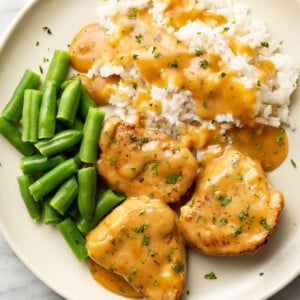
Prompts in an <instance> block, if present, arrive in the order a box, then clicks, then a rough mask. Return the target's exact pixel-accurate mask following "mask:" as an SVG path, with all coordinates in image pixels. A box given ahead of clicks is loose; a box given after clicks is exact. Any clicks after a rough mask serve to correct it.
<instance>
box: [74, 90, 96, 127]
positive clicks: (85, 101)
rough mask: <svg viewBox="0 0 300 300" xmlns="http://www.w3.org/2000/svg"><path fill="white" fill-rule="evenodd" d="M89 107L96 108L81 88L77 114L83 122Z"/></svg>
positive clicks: (85, 91)
mask: <svg viewBox="0 0 300 300" xmlns="http://www.w3.org/2000/svg"><path fill="white" fill-rule="evenodd" d="M90 107H97V105H96V103H95V102H94V101H93V99H92V98H91V97H90V95H89V93H88V92H87V90H86V89H85V87H84V86H82V88H81V94H80V102H79V108H78V113H79V116H80V118H81V119H82V120H83V121H85V119H86V117H87V115H88V112H89V108H90Z"/></svg>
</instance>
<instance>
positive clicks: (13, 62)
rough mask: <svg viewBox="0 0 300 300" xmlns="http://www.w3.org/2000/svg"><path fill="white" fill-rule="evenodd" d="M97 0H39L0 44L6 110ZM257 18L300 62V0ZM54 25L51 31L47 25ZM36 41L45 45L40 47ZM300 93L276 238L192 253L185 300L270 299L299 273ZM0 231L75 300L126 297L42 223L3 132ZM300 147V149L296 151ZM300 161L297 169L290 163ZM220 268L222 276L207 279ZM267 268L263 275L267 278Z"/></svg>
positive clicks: (275, 1)
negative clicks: (246, 250) (28, 205)
mask: <svg viewBox="0 0 300 300" xmlns="http://www.w3.org/2000/svg"><path fill="white" fill-rule="evenodd" d="M97 2H98V1H97V0H88V1H82V0H64V1H61V0H51V1H42V0H40V1H33V2H32V3H31V4H30V5H28V6H27V7H26V9H25V10H23V12H22V14H21V15H20V16H19V18H18V19H17V20H16V22H15V23H14V24H13V25H12V26H11V28H10V30H9V32H8V33H7V35H6V36H5V38H4V41H3V43H2V45H1V49H0V66H1V67H0V84H1V88H0V110H1V111H2V109H3V107H4V105H5V103H6V102H7V100H8V99H9V97H10V95H11V93H12V91H13V89H14V87H15V86H16V84H17V82H18V80H19V79H20V77H21V76H22V74H23V72H24V70H25V69H26V68H31V69H33V70H35V71H36V72H39V66H42V67H43V68H44V69H46V67H47V64H46V63H44V62H43V59H44V58H50V57H51V54H52V51H53V50H55V49H67V45H68V44H69V43H70V42H71V39H72V37H73V36H74V34H75V33H76V32H77V31H78V30H79V29H80V28H81V27H82V26H83V25H85V24H87V23H90V22H93V21H96V16H95V8H96V6H97ZM242 2H247V3H248V4H249V5H250V6H251V7H252V8H253V13H254V15H255V16H257V17H259V18H264V19H265V21H266V22H267V24H268V25H269V27H270V28H271V32H272V34H273V36H274V37H275V38H276V39H278V40H283V42H284V50H285V51H286V52H288V53H290V55H291V56H292V57H293V58H294V60H295V63H297V64H298V65H300V55H299V53H300V40H299V39H300V35H299V32H298V29H299V28H300V18H299V14H300V2H299V1H297V0H288V1H286V0H265V1H261V0H248V1H242ZM45 26H47V27H49V28H50V29H51V31H52V34H51V35H49V34H47V33H46V32H45V31H44V30H43V29H42V28H43V27H45ZM37 42H38V43H39V45H38V46H37ZM299 115H300V93H299V92H297V93H296V94H295V95H294V97H293V105H292V116H294V118H295V121H296V126H297V128H298V129H297V130H296V131H294V132H288V134H289V140H290V152H289V155H288V158H287V159H286V161H285V163H284V164H283V165H281V166H280V168H278V169H277V170H276V171H275V172H273V173H271V174H269V177H270V179H271V181H272V183H273V184H274V185H275V186H276V187H277V188H279V189H281V190H282V191H283V192H284V195H285V201H286V206H285V209H284V212H283V215H282V218H281V220H280V223H279V226H278V228H277V230H276V231H275V233H274V235H273V236H272V238H271V240H270V241H269V242H268V244H267V245H265V246H264V247H263V248H262V249H260V250H259V252H258V253H257V254H255V255H254V256H240V257H219V258H214V257H206V256H203V255H200V254H198V253H193V252H191V253H190V255H189V265H188V270H189V271H188V278H187V290H189V292H190V294H189V296H188V297H186V296H183V297H182V298H183V299H185V298H188V299H189V300H193V299H205V300H208V299H223V300H225V299H230V300H234V299H251V300H252V299H263V298H266V297H269V296H271V295H272V294H274V293H275V292H277V291H278V290H279V289H281V288H283V287H284V286H285V285H286V284H287V283H288V282H290V281H291V280H292V279H294V278H295V277H296V276H297V275H299V273H300V264H299V261H300V230H299V225H300V221H299V220H300V210H299V195H300V184H299V182H298V177H299V168H300V151H299V149H300V132H299V128H300V118H299V117H298V118H297V116H299ZM0 149H1V157H0V162H1V164H2V166H1V167H0V182H1V188H0V228H1V230H2V233H3V235H4V236H5V238H6V239H7V241H8V242H9V244H10V246H11V247H12V249H13V250H14V251H15V253H16V254H17V255H18V256H19V258H20V259H21V260H22V261H23V262H24V263H25V264H26V265H27V266H28V268H30V269H31V270H32V271H33V272H34V273H35V274H36V275H37V276H38V277H39V278H40V279H41V280H42V281H44V282H45V283H46V284H47V285H49V286H50V287H51V288H52V289H54V290H55V291H56V292H58V293H59V294H61V295H62V296H63V297H65V298H68V299H73V300H75V299H78V300H79V299H80V300H82V299H89V300H93V299H97V300H98V299H106V300H113V299H116V300H117V299H120V297H119V296H117V295H114V294H111V293H110V292H108V291H106V290H104V289H103V288H102V287H101V286H99V285H98V284H97V283H96V282H95V281H94V280H93V278H92V276H91V275H90V273H89V271H88V268H87V266H86V265H85V263H79V262H78V261H77V260H76V258H75V257H74V255H73V254H72V253H71V251H70V249H69V248H68V246H67V244H66V243H65V241H64V240H63V238H62V236H61V235H60V234H59V232H58V231H57V230H56V229H55V228H54V227H52V226H46V225H42V224H35V223H33V222H32V221H31V219H30V218H29V217H28V214H27V211H26V209H25V207H24V204H23V203H22V200H21V198H20V195H19V191H18V186H17V181H16V176H17V174H20V171H19V168H18V164H19V158H20V155H19V153H17V151H16V150H14V149H13V148H12V147H11V146H10V145H9V144H8V143H7V142H6V141H5V140H4V139H3V138H2V137H0ZM297 149H298V151H297ZM290 159H293V160H294V161H295V162H296V163H298V169H294V168H293V167H292V165H291V163H290ZM211 271H213V272H215V274H216V275H217V277H218V279H217V280H211V281H209V280H205V279H204V278H203V276H204V274H206V273H209V272H211ZM260 273H263V275H262V276H261V275H260Z"/></svg>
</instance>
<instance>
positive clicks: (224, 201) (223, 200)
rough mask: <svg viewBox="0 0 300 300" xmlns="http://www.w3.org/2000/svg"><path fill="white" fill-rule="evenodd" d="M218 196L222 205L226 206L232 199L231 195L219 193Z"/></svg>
mask: <svg viewBox="0 0 300 300" xmlns="http://www.w3.org/2000/svg"><path fill="white" fill-rule="evenodd" d="M216 198H217V199H218V200H220V201H221V205H222V206H226V205H228V204H229V203H230V202H231V201H232V198H231V197H230V196H223V195H218V196H217V197H216Z"/></svg>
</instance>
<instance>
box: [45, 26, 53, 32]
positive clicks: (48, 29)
mask: <svg viewBox="0 0 300 300" xmlns="http://www.w3.org/2000/svg"><path fill="white" fill-rule="evenodd" d="M43 30H44V31H46V32H47V34H52V31H51V29H50V28H49V27H48V26H44V27H43Z"/></svg>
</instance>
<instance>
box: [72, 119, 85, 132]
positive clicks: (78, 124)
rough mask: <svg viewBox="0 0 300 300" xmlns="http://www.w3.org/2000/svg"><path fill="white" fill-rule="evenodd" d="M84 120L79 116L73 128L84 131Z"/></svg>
mask: <svg viewBox="0 0 300 300" xmlns="http://www.w3.org/2000/svg"><path fill="white" fill-rule="evenodd" d="M83 125H84V124H83V122H82V121H81V120H80V119H79V118H78V117H77V118H75V121H74V124H73V125H72V126H71V129H76V130H79V131H81V132H83Z"/></svg>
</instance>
